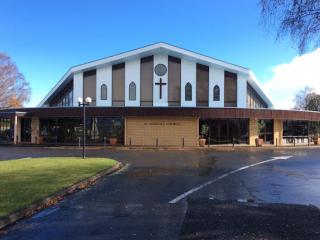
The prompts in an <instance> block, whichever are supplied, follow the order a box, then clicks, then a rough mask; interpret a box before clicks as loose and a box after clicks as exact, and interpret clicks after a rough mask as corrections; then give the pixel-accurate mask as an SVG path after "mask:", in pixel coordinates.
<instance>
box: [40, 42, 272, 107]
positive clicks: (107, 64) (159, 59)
mask: <svg viewBox="0 0 320 240" xmlns="http://www.w3.org/2000/svg"><path fill="white" fill-rule="evenodd" d="M146 56H153V67H155V66H156V65H157V64H163V65H165V66H166V68H167V69H168V56H173V57H176V58H179V59H180V60H181V63H180V64H181V77H180V83H181V84H180V106H181V107H196V106H197V102H196V100H197V96H196V93H197V64H198V63H200V64H202V65H206V66H208V67H209V80H208V107H211V108H222V107H224V98H225V96H224V87H225V86H224V78H225V77H224V74H225V71H228V72H232V73H235V74H237V97H236V98H237V106H236V107H238V108H246V107H247V84H250V86H252V88H254V90H255V91H256V93H257V94H258V95H259V97H260V99H262V100H263V101H264V102H265V103H266V104H267V106H268V107H269V108H270V107H272V103H271V101H270V100H269V98H268V97H267V96H266V95H265V93H264V92H263V91H262V89H261V87H260V85H259V83H258V82H257V80H256V79H255V77H254V75H253V73H252V72H251V71H250V70H249V69H247V68H244V67H241V66H237V65H233V64H230V63H227V62H223V61H220V60H217V59H214V58H210V57H207V56H204V55H201V54H198V53H194V52H191V51H188V50H185V49H182V48H178V47H175V46H172V45H169V44H166V43H157V44H153V45H149V46H146V47H143V48H140V49H136V50H133V51H130V52H125V53H122V54H118V55H115V56H112V57H108V58H105V59H101V60H97V61H93V62H89V63H86V64H82V65H79V66H75V67H72V68H71V69H70V70H69V71H68V72H67V73H66V74H65V75H64V76H63V78H62V79H61V80H60V81H59V82H58V84H57V85H56V86H55V87H54V88H53V89H52V90H51V91H50V92H49V94H48V95H47V96H46V97H45V98H44V99H43V100H42V101H41V103H40V104H39V107H42V106H48V105H50V104H49V103H50V101H51V100H52V99H53V98H54V97H55V96H56V95H57V94H58V93H59V91H61V89H62V88H63V86H65V85H66V82H68V81H73V101H72V102H73V106H77V104H78V103H77V101H78V100H77V99H78V97H82V95H83V73H84V72H85V71H87V70H92V69H95V70H96V86H95V87H96V106H99V107H111V106H112V96H113V94H114V93H113V92H112V89H113V88H112V84H113V82H112V66H113V65H114V64H117V63H122V62H123V63H125V64H124V65H125V67H124V78H125V80H124V88H125V89H124V106H126V107H139V106H140V94H141V92H140V91H141V82H140V81H141V77H140V74H141V69H140V68H141V64H140V59H141V58H142V57H146ZM160 78H161V81H162V83H164V85H162V96H161V98H160V95H159V94H160V92H159V85H157V84H158V83H159V81H160ZM150 81H152V84H153V88H152V102H153V106H154V107H168V97H169V96H168V88H169V82H168V71H167V72H166V73H165V74H164V75H163V76H161V77H159V76H158V75H157V74H156V73H155V72H154V71H153V79H150ZM187 83H190V84H191V86H192V98H191V100H186V99H185V94H186V93H185V85H186V84H187ZM103 84H104V85H106V86H107V99H104V100H102V99H101V86H102V85H103ZM130 84H131V86H133V84H134V86H135V98H132V99H130V91H129V89H130ZM215 86H218V87H219V89H220V98H219V100H214V96H213V94H214V93H213V89H214V87H215Z"/></svg>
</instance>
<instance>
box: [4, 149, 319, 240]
mask: <svg viewBox="0 0 320 240" xmlns="http://www.w3.org/2000/svg"><path fill="white" fill-rule="evenodd" d="M80 155H81V150H77V149H76V150H69V149H50V148H32V147H27V148H22V147H20V148H19V147H17V148H16V147H0V160H5V159H13V158H22V157H32V156H36V157H41V156H80ZM87 156H103V157H110V158H114V159H116V160H119V161H122V162H123V163H126V164H128V165H127V167H126V168H124V169H123V170H122V171H120V172H119V173H117V174H115V175H113V176H110V177H107V178H104V179H103V180H101V181H100V182H98V183H97V184H96V185H95V186H93V187H91V188H90V189H86V190H83V191H80V192H78V193H76V194H74V195H71V196H69V197H67V198H66V199H64V200H63V201H62V202H60V203H59V204H58V205H56V206H55V207H52V208H49V209H47V210H44V211H42V212H40V213H38V214H37V215H35V216H34V217H32V218H29V219H25V220H22V221H20V222H18V223H17V224H15V225H13V226H11V227H10V228H9V229H7V234H6V235H4V236H2V238H1V237H0V239H1V240H2V239H88V238H90V239H179V238H181V239H201V236H200V237H199V236H198V235H193V238H186V236H187V235H186V233H188V231H190V229H191V228H189V227H187V228H186V227H185V226H187V225H186V224H190V220H192V218H189V216H193V214H190V211H191V210H192V209H193V208H192V204H190V201H191V202H192V201H198V200H199V201H200V200H201V201H202V200H203V199H206V200H207V201H209V202H210V201H211V202H212V204H213V203H215V201H238V202H245V201H247V200H248V199H249V201H250V202H252V201H253V202H254V203H255V204H258V205H259V204H265V203H289V204H305V205H309V204H312V205H314V206H316V207H320V188H319V187H318V186H320V149H315V148H313V149H301V148H299V149H298V148H297V149H290V150H283V149H277V150H271V149H268V150H258V151H255V150H252V151H242V150H239V151H235V152H234V151H212V150H186V151H178V150H166V151H157V150H122V151H121V150H110V149H108V150H94V149H90V150H88V151H87ZM279 156H291V157H290V158H289V159H282V160H277V161H272V162H266V163H264V164H261V165H257V166H253V167H250V168H247V169H244V170H242V171H239V172H235V173H234V174H232V175H228V176H226V177H224V178H223V179H220V180H218V181H215V182H214V183H212V184H208V185H206V186H205V187H203V188H201V189H199V190H196V191H194V192H192V193H191V194H188V195H187V196H186V197H184V198H183V199H181V201H178V202H177V203H175V204H171V203H169V202H170V201H171V200H172V199H175V198H176V197H178V196H180V195H181V194H184V193H186V192H188V191H190V190H191V189H195V188H197V187H198V186H201V185H202V184H204V183H208V182H210V181H212V179H215V178H219V177H220V176H222V175H223V174H226V173H230V172H231V171H234V170H236V169H239V168H241V167H244V166H248V165H252V164H256V163H258V162H261V161H266V160H269V159H273V158H274V157H279ZM242 204H243V203H242ZM202 205H203V207H202V208H201V207H200V210H199V208H197V219H198V220H199V217H200V219H201V218H202V215H203V219H202V220H205V219H206V218H207V217H208V214H207V212H208V209H214V205H211V204H210V203H206V204H202ZM258 205H257V206H258ZM197 206H199V204H198V205H197ZM200 206H201V205H200ZM243 206H244V209H245V206H246V203H244V205H243ZM284 206H287V205H284ZM292 206H294V205H292ZM262 209H263V208H262ZM293 209H294V208H293ZM299 209H300V208H299ZM302 209H304V208H302ZM306 209H308V210H305V211H307V212H308V211H311V212H314V211H317V208H313V207H310V208H308V207H306ZM280 212H281V211H280ZM280 212H279V213H280ZM191 213H192V211H191ZM213 216H215V215H212V218H214V217H213ZM290 216H292V215H290ZM297 216H301V215H298V214H297ZM275 217H276V216H275ZM279 217H281V216H279ZM317 217H318V215H317V213H315V216H314V218H310V222H315V224H320V220H319V219H318V218H317ZM258 219H259V218H258ZM270 219H272V218H261V221H271V220H270ZM315 219H316V220H317V219H318V221H315ZM296 220H299V219H296ZM206 221H209V219H207V220H206ZM250 221H252V219H251V220H250ZM250 221H249V220H248V222H249V223H250ZM255 221H257V220H255ZM301 221H302V220H301ZM200 222H201V221H200ZM262 223H263V222H261V224H262ZM264 223H267V224H270V222H269V223H268V222H264ZM271 223H272V222H271ZM197 224H199V221H198V222H196V223H195V224H194V226H198V225H197ZM225 224H227V223H225ZM288 224H289V223H288ZM258 226H259V224H258ZM302 226H305V225H303V224H302ZM313 227H314V224H313ZM188 229H189V230H188ZM192 229H193V230H192V231H193V232H196V231H197V228H196V227H194V228H192ZM199 229H200V227H199ZM253 229H254V228H253ZM279 229H280V226H279ZM313 229H317V228H315V227H314V228H313ZM218 230H219V231H221V229H216V223H215V222H214V221H213V220H212V224H209V225H207V229H206V231H207V232H209V231H210V232H212V231H218ZM239 231H240V230H239ZM289 231H290V230H289ZM279 232H281V231H279ZM276 233H277V231H275V232H274V235H272V238H266V237H265V238H262V239H297V235H295V237H296V238H294V237H293V236H294V235H288V236H289V237H286V238H279V236H280V235H276ZM318 234H320V233H318ZM270 236H271V235H270ZM290 236H292V238H290ZM317 236H319V235H317ZM229 237H230V236H229ZM217 239H218V238H217ZM219 239H230V238H228V237H226V238H219ZM236 239H242V238H236ZM248 239H249V238H248ZM319 239H320V237H319Z"/></svg>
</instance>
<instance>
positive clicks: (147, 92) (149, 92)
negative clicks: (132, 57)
mask: <svg viewBox="0 0 320 240" xmlns="http://www.w3.org/2000/svg"><path fill="white" fill-rule="evenodd" d="M140 64H141V67H140V106H152V103H153V56H149V57H145V58H141V63H140Z"/></svg>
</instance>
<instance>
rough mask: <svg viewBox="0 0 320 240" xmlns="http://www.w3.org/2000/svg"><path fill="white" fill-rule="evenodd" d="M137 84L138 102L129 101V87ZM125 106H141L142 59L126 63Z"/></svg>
mask: <svg viewBox="0 0 320 240" xmlns="http://www.w3.org/2000/svg"><path fill="white" fill-rule="evenodd" d="M131 82H134V83H135V84H136V100H135V101H134V100H129V85H130V83H131ZM125 86H126V89H125V105H126V106H129V107H130V106H140V58H137V59H134V60H131V61H126V67H125Z"/></svg>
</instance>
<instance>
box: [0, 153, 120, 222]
mask: <svg viewBox="0 0 320 240" xmlns="http://www.w3.org/2000/svg"><path fill="white" fill-rule="evenodd" d="M116 163H117V162H116V161H115V160H112V159H107V158H86V159H82V158H76V157H65V158H61V157H52V158H24V159H18V160H9V161H0V217H1V216H5V215H7V214H9V213H11V212H13V211H15V210H17V209H19V208H22V207H26V206H28V205H30V204H32V203H34V202H35V201H37V200H41V199H43V198H45V197H47V196H49V195H51V194H53V193H55V192H56V191H58V190H60V189H63V188H65V187H68V186H70V185H72V184H73V183H76V182H78V181H80V180H81V179H84V178H87V177H90V176H92V175H94V174H95V173H97V172H99V171H101V170H104V169H106V168H110V167H112V166H113V165H114V164H116Z"/></svg>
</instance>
